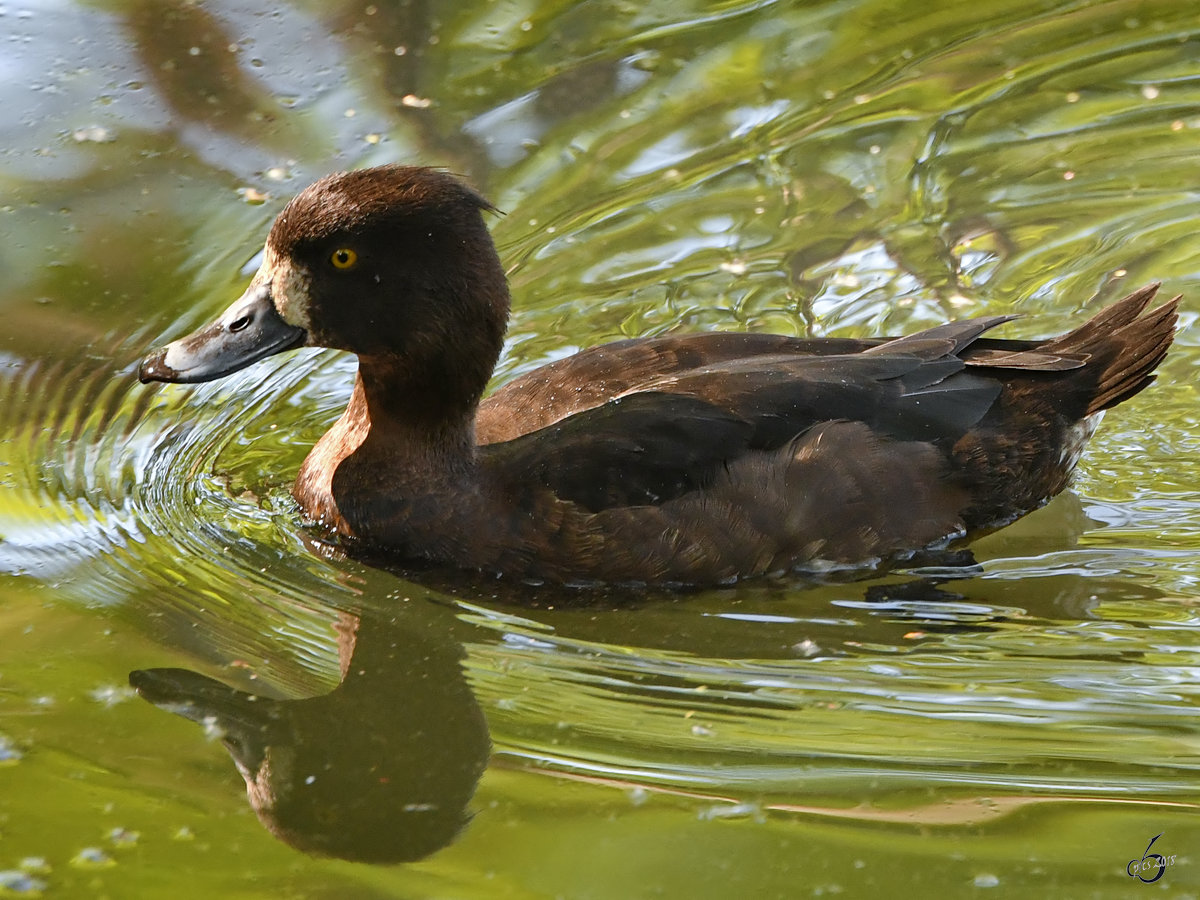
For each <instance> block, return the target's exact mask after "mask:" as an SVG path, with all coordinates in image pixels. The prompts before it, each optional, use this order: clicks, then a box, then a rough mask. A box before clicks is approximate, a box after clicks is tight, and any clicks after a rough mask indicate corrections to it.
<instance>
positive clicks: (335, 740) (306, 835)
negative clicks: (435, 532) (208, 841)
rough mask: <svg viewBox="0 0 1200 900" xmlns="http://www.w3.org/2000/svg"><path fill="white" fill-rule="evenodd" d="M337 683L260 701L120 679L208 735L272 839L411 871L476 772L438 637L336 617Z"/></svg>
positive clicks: (446, 835)
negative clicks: (315, 692) (225, 754)
mask: <svg viewBox="0 0 1200 900" xmlns="http://www.w3.org/2000/svg"><path fill="white" fill-rule="evenodd" d="M338 631H339V642H338V645H339V655H340V662H341V668H342V676H343V678H342V682H341V684H340V685H338V687H337V688H336V689H335V690H333V691H332V692H330V693H329V694H327V695H325V696H323V697H313V698H309V699H304V700H273V699H269V698H266V697H261V696H258V695H256V694H251V693H247V692H245V691H241V690H238V689H236V688H232V687H227V686H226V685H224V684H222V683H221V682H219V681H216V680H214V679H212V678H209V677H207V676H205V675H201V674H199V673H196V672H191V671H188V670H187V669H145V670H138V671H134V672H131V673H130V675H129V682H130V684H131V685H133V687H134V688H136V690H137V692H138V693H139V694H140V695H141V696H142V697H144V698H145V699H146V700H148V701H150V702H151V703H153V704H154V705H155V706H158V707H160V708H161V709H165V710H168V711H170V712H174V713H177V714H178V715H181V716H183V717H184V718H187V719H190V720H191V721H193V722H197V723H199V724H201V725H203V726H204V727H205V730H206V731H207V732H209V733H210V734H215V735H219V737H220V740H221V743H222V744H223V745H224V746H225V749H226V750H228V751H229V753H230V755H231V756H232V757H233V761H234V765H236V766H237V769H238V771H239V772H241V774H242V777H243V778H245V779H246V793H247V795H248V796H249V799H250V804H251V806H253V807H254V811H255V812H256V813H257V814H258V817H259V819H260V820H261V821H262V823H263V825H265V826H266V827H267V829H268V830H269V831H271V833H272V834H274V835H276V836H277V837H278V838H279V839H280V840H282V841H285V842H286V843H288V844H290V845H292V846H293V847H296V848H297V849H299V850H304V851H306V852H309V853H314V854H319V855H326V856H337V857H341V858H343V859H350V860H357V861H361V862H375V863H388V862H410V861H413V860H418V859H421V858H423V857H425V856H428V855H429V854H431V853H433V852H435V851H436V850H438V849H440V848H442V847H444V846H445V845H446V844H448V843H450V842H451V841H452V840H454V838H455V836H456V835H457V834H458V833H459V831H461V829H462V828H463V826H464V825H465V824H466V823H467V821H468V820H469V819H470V813H469V812H468V809H467V805H468V803H469V802H470V800H471V796H472V795H473V794H474V792H475V785H476V783H477V782H478V781H479V778H480V776H481V775H482V774H483V770H484V768H485V767H486V765H487V759H488V753H489V749H490V743H489V740H488V733H487V724H486V722H485V721H484V718H483V714H482V713H481V712H480V709H479V706H478V705H477V704H476V702H475V698H474V696H473V695H472V693H471V690H470V688H469V687H468V685H467V682H466V679H465V678H464V676H463V671H462V667H461V664H460V657H459V653H458V651H457V648H456V647H455V646H452V645H451V644H450V643H449V642H448V641H449V639H448V638H443V639H441V640H439V639H438V637H437V635H436V634H431V633H429V632H421V631H418V630H416V629H415V628H410V627H405V626H404V625H403V624H397V623H396V622H395V621H390V620H386V619H384V618H382V617H377V616H374V617H366V618H359V617H353V616H349V615H346V614H343V616H342V617H341V619H340V620H339V623H338Z"/></svg>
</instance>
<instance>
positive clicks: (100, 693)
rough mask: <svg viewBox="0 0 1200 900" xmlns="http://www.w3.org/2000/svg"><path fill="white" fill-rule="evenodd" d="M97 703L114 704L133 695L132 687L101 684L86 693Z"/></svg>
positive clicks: (122, 701)
mask: <svg viewBox="0 0 1200 900" xmlns="http://www.w3.org/2000/svg"><path fill="white" fill-rule="evenodd" d="M88 696H89V697H91V698H92V699H93V700H95V701H96V702H97V703H102V704H103V705H105V706H116V705H117V704H118V703H124V702H125V701H126V700H129V699H131V698H132V697H134V696H135V695H134V693H133V688H131V687H127V686H125V685H103V686H101V687H98V688H96V689H95V690H93V691H90V692H89V693H88Z"/></svg>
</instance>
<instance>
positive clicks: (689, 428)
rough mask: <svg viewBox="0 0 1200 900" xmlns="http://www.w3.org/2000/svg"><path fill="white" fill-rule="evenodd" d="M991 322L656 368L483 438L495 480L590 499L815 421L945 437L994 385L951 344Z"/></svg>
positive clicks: (611, 498)
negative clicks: (864, 347) (850, 347)
mask: <svg viewBox="0 0 1200 900" xmlns="http://www.w3.org/2000/svg"><path fill="white" fill-rule="evenodd" d="M999 321H1002V320H996V321H992V322H987V321H984V322H975V323H956V327H955V328H953V329H950V330H944V329H946V328H947V326H943V327H942V329H934V330H933V333H931V334H928V335H927V336H926V337H921V336H919V335H917V336H913V338H906V339H901V340H897V341H893V342H890V344H891V345H894V349H893V350H892V351H888V350H887V349H886V348H887V347H888V346H889V345H886V344H885V345H879V346H876V347H874V348H873V349H872V350H871V351H870V352H864V353H855V354H850V355H836V356H798V357H797V356H790V355H774V356H762V357H757V358H754V359H745V358H741V359H733V360H729V361H727V362H724V363H720V364H716V365H710V366H706V367H703V368H699V369H693V370H689V371H686V372H684V373H683V374H681V375H678V376H671V377H663V378H659V379H657V380H655V381H654V382H652V383H651V389H642V390H632V391H629V392H627V393H625V394H623V395H621V396H619V397H617V398H616V399H614V400H612V401H610V402H608V403H605V404H603V405H601V406H596V407H592V408H591V409H587V410H584V411H583V412H580V413H576V414H575V415H572V416H568V417H566V418H564V419H561V420H560V421H558V422H556V423H554V424H553V425H551V426H548V427H546V428H543V429H540V430H538V431H535V432H532V433H530V434H526V435H523V436H521V437H519V438H516V439H514V440H511V441H507V442H503V443H497V444H492V445H489V446H487V447H484V448H482V449H481V453H482V455H483V458H484V460H485V464H486V465H487V466H488V467H489V468H490V470H491V471H492V472H493V474H494V475H495V476H496V477H498V478H500V479H501V480H502V481H503V482H504V483H506V484H508V485H513V486H521V487H522V488H523V489H529V488H533V487H546V488H550V489H551V490H552V491H553V492H554V493H555V495H556V496H558V497H559V498H560V499H563V500H570V501H573V502H576V503H579V504H581V505H583V506H584V507H586V508H587V509H590V510H592V511H598V510H602V509H609V508H613V507H617V506H635V505H644V504H650V505H654V504H660V503H663V502H666V501H669V500H671V499H674V498H676V497H680V496H682V495H684V494H687V493H690V492H692V491H695V490H698V489H703V488H704V487H706V486H708V485H709V484H711V483H712V482H713V480H714V479H715V478H716V477H717V475H718V474H720V473H721V472H722V470H724V469H725V468H726V467H728V466H729V465H730V464H731V463H733V462H734V461H736V460H738V459H740V458H741V457H743V456H745V455H747V454H749V453H751V452H754V451H767V452H769V451H774V450H777V449H779V448H780V447H782V446H783V445H785V444H786V443H788V442H789V441H791V440H793V439H794V438H796V436H797V435H800V434H802V433H804V432H806V431H807V430H809V429H810V428H812V427H813V426H815V425H818V424H820V423H824V422H831V421H854V422H861V423H863V424H864V425H865V426H867V427H868V428H869V429H870V430H871V431H872V432H873V433H875V434H876V435H878V436H879V437H880V438H882V439H887V440H894V441H919V442H924V443H931V444H933V443H942V442H944V443H950V442H953V441H954V440H957V438H958V437H960V436H961V435H962V434H963V433H965V432H966V430H967V429H969V428H970V427H971V426H972V425H974V424H975V423H977V422H978V421H979V420H980V419H981V418H982V417H983V416H984V415H985V414H986V413H987V411H988V410H989V409H990V408H991V405H992V404H993V403H994V402H995V400H996V398H997V396H999V393H1000V390H1001V383H1000V382H999V381H997V380H996V379H992V378H986V377H980V376H978V375H974V374H971V373H969V372H966V371H964V370H965V368H966V367H965V364H964V362H963V360H962V359H960V358H959V357H958V356H956V355H954V354H955V353H957V352H958V351H959V350H960V349H961V348H962V347H963V346H965V345H966V343H967V342H969V341H970V340H972V339H973V336H974V335H977V334H979V333H981V331H982V330H984V329H985V328H987V327H991V325H994V324H998V323H999Z"/></svg>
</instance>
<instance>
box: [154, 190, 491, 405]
mask: <svg viewBox="0 0 1200 900" xmlns="http://www.w3.org/2000/svg"><path fill="white" fill-rule="evenodd" d="M490 209H492V207H491V206H490V204H489V203H488V202H487V201H486V200H484V199H483V198H482V197H480V196H479V195H478V194H477V193H476V192H475V191H473V190H472V189H471V188H469V187H467V186H466V185H465V184H463V183H462V182H461V181H459V180H458V179H457V178H455V177H454V176H452V175H449V174H447V173H445V172H441V171H438V170H435V169H428V168H420V167H415V166H380V167H378V168H373V169H363V170H360V171H356V172H344V173H340V174H337V175H330V176H328V177H326V178H322V179H321V180H320V181H318V182H316V183H315V184H313V185H311V186H310V187H308V188H307V189H305V190H304V191H303V192H302V193H300V194H299V195H298V196H297V197H296V198H295V199H293V200H292V201H291V202H290V203H289V204H288V205H287V206H286V207H285V208H284V210H283V212H281V213H280V214H279V216H278V218H276V219H275V223H274V224H273V225H272V227H271V231H270V234H269V235H268V237H267V243H266V247H265V250H264V252H263V261H262V266H261V267H260V268H259V270H258V273H257V274H256V275H255V276H254V280H253V281H251V282H250V286H249V287H248V288H247V289H246V292H245V293H244V294H242V296H241V297H240V298H239V299H238V300H237V302H235V303H234V304H233V305H232V306H230V307H229V309H227V310H226V311H225V312H224V313H223V314H222V315H221V316H220V317H219V318H218V319H217V320H216V321H215V322H213V323H212V324H211V325H208V326H207V327H205V328H202V329H201V330H199V331H197V332H195V333H194V334H191V335H189V336H188V337H185V338H182V339H180V340H178V341H175V342H174V343H171V344H168V345H166V346H165V347H161V348H159V349H158V350H155V351H154V352H153V353H151V354H150V355H149V356H147V357H146V359H145V360H144V361H143V362H142V365H141V368H140V370H139V377H140V378H141V380H142V381H143V382H150V381H169V382H197V381H211V380H213V379H216V378H221V377H223V376H225V375H228V374H230V373H232V372H235V371H237V370H239V369H242V368H244V367H246V366H248V365H250V364H251V363H253V362H256V361H258V360H260V359H263V358H265V357H267V356H270V355H272V354H274V353H280V352H282V351H284V350H291V349H293V348H295V347H302V346H309V347H329V348H333V349H338V350H348V351H350V352H352V353H356V354H358V356H359V358H360V359H364V360H365V359H379V360H385V361H387V362H388V363H389V365H391V366H392V367H393V368H395V367H399V368H400V369H402V370H404V371H408V372H412V373H421V375H422V377H421V378H419V379H418V383H420V382H424V381H425V380H429V381H430V382H431V383H434V384H437V383H439V381H440V380H441V379H444V378H445V377H447V373H448V372H449V373H452V374H453V376H454V378H455V380H460V381H463V382H464V385H465V384H466V382H470V390H471V391H475V390H476V388H477V389H478V391H482V390H483V387H484V385H485V384H486V383H487V379H488V377H489V376H490V375H491V371H492V368H493V367H494V365H495V362H496V359H497V357H498V355H499V353H500V348H501V346H502V343H503V338H504V330H505V328H506V326H507V322H508V305H509V300H508V289H507V286H506V283H505V278H504V271H503V268H502V267H501V265H500V261H499V259H498V258H497V256H496V251H495V248H494V246H493V244H492V240H491V236H490V235H489V234H488V231H487V228H486V226H485V225H484V222H483V215H482V213H483V212H484V211H485V210H490ZM476 382H478V384H477V385H476ZM441 383H443V384H444V381H442V382H441Z"/></svg>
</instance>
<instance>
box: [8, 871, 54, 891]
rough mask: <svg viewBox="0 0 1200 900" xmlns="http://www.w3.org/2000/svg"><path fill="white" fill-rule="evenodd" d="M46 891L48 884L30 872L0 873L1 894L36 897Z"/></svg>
mask: <svg viewBox="0 0 1200 900" xmlns="http://www.w3.org/2000/svg"><path fill="white" fill-rule="evenodd" d="M45 889H46V882H44V881H42V880H41V879H40V878H34V877H33V876H32V875H30V874H29V873H28V872H21V871H18V870H17V869H8V870H6V871H4V872H0V894H25V895H27V896H30V897H36V896H38V895H39V894H41V893H42V891H44V890H45Z"/></svg>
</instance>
